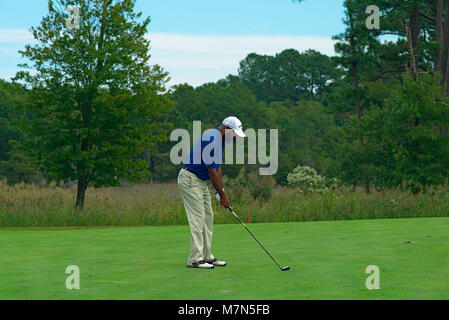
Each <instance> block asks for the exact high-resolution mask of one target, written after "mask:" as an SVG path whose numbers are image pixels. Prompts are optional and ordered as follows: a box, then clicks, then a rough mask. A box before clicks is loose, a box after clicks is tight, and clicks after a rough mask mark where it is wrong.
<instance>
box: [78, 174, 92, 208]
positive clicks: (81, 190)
mask: <svg viewBox="0 0 449 320" xmlns="http://www.w3.org/2000/svg"><path fill="white" fill-rule="evenodd" d="M88 184H89V182H88V180H87V173H86V174H85V175H84V176H83V177H81V178H80V179H78V188H77V189H78V190H77V193H76V204H75V209H76V210H77V211H82V210H83V209H84V198H85V196H86V190H87V186H88Z"/></svg>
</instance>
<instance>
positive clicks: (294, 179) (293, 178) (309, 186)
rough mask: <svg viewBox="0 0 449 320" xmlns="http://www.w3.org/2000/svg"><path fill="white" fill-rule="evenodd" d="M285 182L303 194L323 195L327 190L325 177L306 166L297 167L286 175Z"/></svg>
mask: <svg viewBox="0 0 449 320" xmlns="http://www.w3.org/2000/svg"><path fill="white" fill-rule="evenodd" d="M287 182H288V184H289V185H291V186H295V187H297V188H298V190H299V191H300V192H303V193H306V194H307V193H323V192H325V191H327V190H328V188H327V186H326V179H325V177H323V176H321V175H319V174H318V173H317V172H316V170H315V169H313V168H310V167H308V166H301V165H299V166H297V167H296V168H295V169H293V171H292V172H291V173H289V174H288V175H287Z"/></svg>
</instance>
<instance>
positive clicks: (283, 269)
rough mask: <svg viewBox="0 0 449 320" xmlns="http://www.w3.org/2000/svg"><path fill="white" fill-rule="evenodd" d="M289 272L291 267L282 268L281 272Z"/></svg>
mask: <svg viewBox="0 0 449 320" xmlns="http://www.w3.org/2000/svg"><path fill="white" fill-rule="evenodd" d="M288 270H290V267H289V266H285V267H282V268H281V271H288Z"/></svg>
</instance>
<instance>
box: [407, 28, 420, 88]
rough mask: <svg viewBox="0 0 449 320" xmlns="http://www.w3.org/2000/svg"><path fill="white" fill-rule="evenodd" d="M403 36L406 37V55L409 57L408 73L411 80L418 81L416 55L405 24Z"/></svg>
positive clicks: (409, 32) (408, 29)
mask: <svg viewBox="0 0 449 320" xmlns="http://www.w3.org/2000/svg"><path fill="white" fill-rule="evenodd" d="M405 34H406V36H407V42H408V53H409V56H410V73H411V74H412V76H413V80H415V81H418V69H417V62H416V55H415V50H414V47H413V41H412V35H411V31H410V27H409V26H408V25H407V24H405Z"/></svg>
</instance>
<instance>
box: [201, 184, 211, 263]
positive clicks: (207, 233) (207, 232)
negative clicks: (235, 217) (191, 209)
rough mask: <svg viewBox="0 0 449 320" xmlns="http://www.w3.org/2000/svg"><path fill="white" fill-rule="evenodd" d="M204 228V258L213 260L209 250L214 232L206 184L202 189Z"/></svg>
mask: <svg viewBox="0 0 449 320" xmlns="http://www.w3.org/2000/svg"><path fill="white" fill-rule="evenodd" d="M203 199H204V213H205V218H204V230H203V243H204V260H206V261H212V260H214V255H213V254H212V252H211V247H212V236H213V233H214V212H213V211H212V204H211V200H210V193H209V189H208V187H207V185H206V187H205V190H204V196H203Z"/></svg>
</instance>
